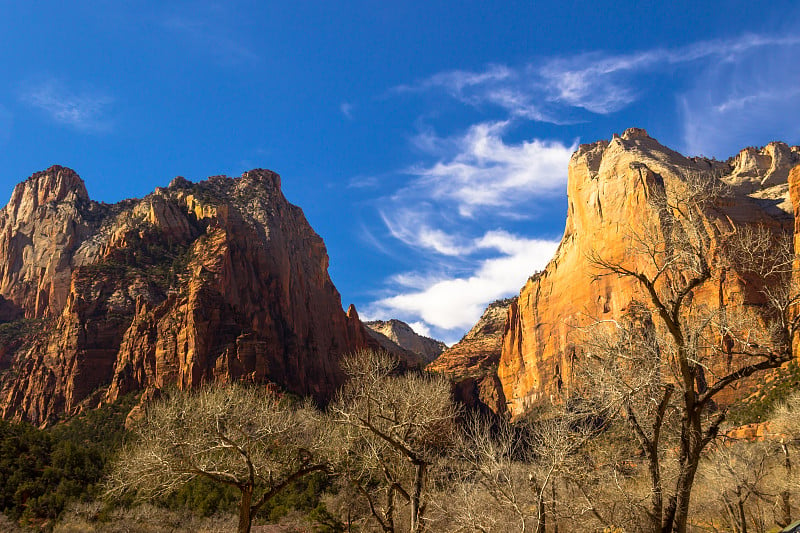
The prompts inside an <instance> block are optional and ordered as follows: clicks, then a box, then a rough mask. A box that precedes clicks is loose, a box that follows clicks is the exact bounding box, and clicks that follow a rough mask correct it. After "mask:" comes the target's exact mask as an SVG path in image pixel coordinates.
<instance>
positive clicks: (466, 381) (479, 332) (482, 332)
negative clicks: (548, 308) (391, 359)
mask: <svg viewBox="0 0 800 533" xmlns="http://www.w3.org/2000/svg"><path fill="white" fill-rule="evenodd" d="M516 302H517V299H516V298H508V299H505V300H498V301H496V302H492V303H491V304H489V306H488V307H487V308H486V310H485V311H484V312H483V315H482V316H481V318H480V319H479V320H478V322H477V323H476V324H475V325H474V326H473V327H472V329H471V330H469V332H468V333H467V334H466V335H464V337H463V338H462V339H461V340H460V341H458V342H457V343H456V344H454V345H453V346H451V347H450V348H448V349H447V350H445V351H444V352H443V353H442V354H441V355H440V356H439V357H438V358H437V359H436V360H435V361H433V362H432V363H431V364H429V365H428V367H427V370H428V371H430V372H439V373H442V374H445V375H447V376H448V377H449V378H450V379H451V380H453V382H454V384H455V391H456V396H457V398H458V399H459V400H460V401H461V402H463V403H464V404H466V405H477V404H484V405H486V406H487V407H488V408H489V409H491V410H492V411H493V412H495V413H497V414H502V413H505V411H506V401H505V396H504V395H503V388H502V385H501V383H500V380H499V379H498V377H497V366H498V363H499V362H500V354H501V352H502V349H503V332H504V331H505V329H506V317H507V315H508V309H509V307H510V306H511V305H514V304H516Z"/></svg>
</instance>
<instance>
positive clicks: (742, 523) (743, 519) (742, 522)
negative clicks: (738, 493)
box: [736, 497, 747, 533]
mask: <svg viewBox="0 0 800 533" xmlns="http://www.w3.org/2000/svg"><path fill="white" fill-rule="evenodd" d="M736 507H737V510H738V511H739V531H741V532H742V533H747V515H746V514H745V512H744V501H742V498H741V497H739V501H738V502H737V505H736Z"/></svg>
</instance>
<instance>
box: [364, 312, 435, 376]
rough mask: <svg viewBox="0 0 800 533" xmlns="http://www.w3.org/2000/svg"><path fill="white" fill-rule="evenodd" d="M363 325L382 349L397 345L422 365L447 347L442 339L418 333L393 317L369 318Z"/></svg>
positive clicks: (390, 349) (392, 347)
mask: <svg viewBox="0 0 800 533" xmlns="http://www.w3.org/2000/svg"><path fill="white" fill-rule="evenodd" d="M364 325H365V326H366V327H367V333H369V334H370V335H371V336H372V337H373V338H374V339H375V340H376V341H378V343H379V344H380V345H381V346H382V347H383V348H384V349H386V350H389V351H393V350H395V349H396V348H395V347H399V348H401V349H403V350H407V351H409V352H411V353H413V354H414V355H416V356H417V357H419V359H420V363H421V365H422V366H425V365H427V364H428V363H430V362H431V361H433V360H434V359H436V358H437V357H438V356H439V354H441V353H442V352H443V351H444V350H445V349H446V348H447V345H446V344H445V343H443V342H442V341H437V340H436V339H432V338H430V337H425V336H424V335H420V334H418V333H417V332H416V331H414V330H413V329H412V328H411V326H409V325H408V324H406V323H405V322H403V321H402V320H397V319H395V318H393V319H390V320H371V321H369V322H365V323H364Z"/></svg>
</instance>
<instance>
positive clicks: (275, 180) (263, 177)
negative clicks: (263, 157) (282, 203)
mask: <svg viewBox="0 0 800 533" xmlns="http://www.w3.org/2000/svg"><path fill="white" fill-rule="evenodd" d="M242 179H245V180H251V181H255V182H257V183H264V184H266V185H268V186H270V187H272V188H274V189H276V190H280V188H281V177H280V175H278V174H277V173H276V172H273V171H271V170H268V169H265V168H254V169H253V170H248V171H247V172H245V173H244V174H242Z"/></svg>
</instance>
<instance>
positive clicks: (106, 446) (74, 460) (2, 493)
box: [0, 397, 135, 524]
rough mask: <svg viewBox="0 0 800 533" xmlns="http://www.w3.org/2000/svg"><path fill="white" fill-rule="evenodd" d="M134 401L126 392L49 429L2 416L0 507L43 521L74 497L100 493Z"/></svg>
mask: <svg viewBox="0 0 800 533" xmlns="http://www.w3.org/2000/svg"><path fill="white" fill-rule="evenodd" d="M134 401H135V398H134V397H126V398H124V399H122V400H121V401H119V402H117V403H115V404H113V405H109V406H104V407H101V408H100V409H96V410H93V411H89V412H87V413H85V414H83V415H81V416H78V417H75V418H73V419H71V420H68V421H65V422H63V423H62V424H59V425H56V426H55V427H53V428H52V429H48V430H39V429H36V428H34V427H33V426H30V425H28V424H15V423H11V422H6V421H0V512H2V513H3V514H5V515H6V516H7V517H9V518H12V519H14V520H20V521H22V522H24V523H31V524H41V523H43V522H45V521H47V520H52V519H55V518H56V517H58V515H59V514H60V513H61V512H62V511H63V510H64V507H65V505H66V504H67V503H68V502H69V501H70V500H86V499H91V498H96V497H98V496H99V495H100V483H101V482H102V480H103V477H104V475H105V469H106V464H107V462H108V460H109V459H110V458H111V456H112V453H113V451H114V450H115V449H117V448H118V447H119V445H120V444H121V443H122V439H123V438H124V423H125V416H126V415H127V413H128V411H130V409H131V407H132V405H133V402H134Z"/></svg>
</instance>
